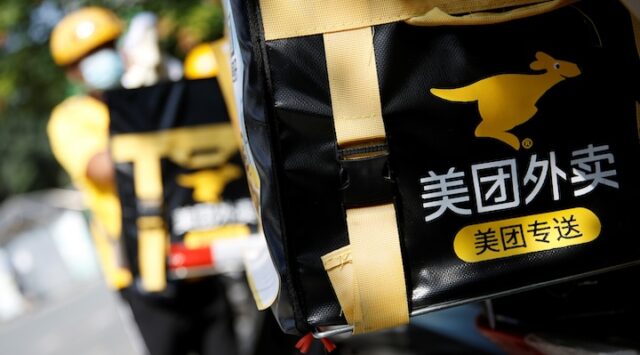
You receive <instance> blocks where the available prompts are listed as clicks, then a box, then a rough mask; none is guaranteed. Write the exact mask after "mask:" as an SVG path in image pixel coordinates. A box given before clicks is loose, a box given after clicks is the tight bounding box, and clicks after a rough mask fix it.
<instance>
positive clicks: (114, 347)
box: [0, 282, 144, 355]
mask: <svg viewBox="0 0 640 355" xmlns="http://www.w3.org/2000/svg"><path fill="white" fill-rule="evenodd" d="M136 332H137V329H136V328H135V327H134V326H132V323H131V321H130V319H129V318H128V314H127V313H126V308H122V306H121V305H120V304H119V300H118V298H117V295H116V294H114V293H112V292H111V291H109V290H107V289H106V288H105V286H104V285H103V283H101V282H94V283H92V284H89V285H87V286H85V287H84V288H83V289H82V290H80V291H78V292H75V293H74V294H73V296H72V297H70V298H67V299H65V300H63V301H58V302H54V303H53V304H49V305H47V306H45V307H42V308H40V309H37V310H33V311H32V312H31V313H30V314H27V315H25V316H22V317H20V318H18V319H16V320H14V321H11V322H9V323H6V324H0V354H1V355H143V354H144V353H143V352H142V351H141V349H142V348H141V346H142V345H141V343H139V338H138V335H137V333H136Z"/></svg>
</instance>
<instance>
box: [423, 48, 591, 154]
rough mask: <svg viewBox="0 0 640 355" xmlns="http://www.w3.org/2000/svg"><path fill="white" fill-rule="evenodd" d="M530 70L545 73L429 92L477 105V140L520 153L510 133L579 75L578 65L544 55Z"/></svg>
mask: <svg viewBox="0 0 640 355" xmlns="http://www.w3.org/2000/svg"><path fill="white" fill-rule="evenodd" d="M529 67H530V68H531V69H533V70H544V71H545V72H544V73H540V74H500V75H496V76H492V77H489V78H486V79H482V80H479V81H476V82H475V83H473V84H470V85H467V86H463V87H460V88H454V89H436V88H433V89H431V90H430V91H431V94H433V95H435V96H437V97H439V98H442V99H445V100H448V101H455V102H474V101H478V111H479V112H480V116H481V117H482V121H481V122H480V124H478V127H476V130H475V135H476V137H489V138H495V139H498V140H500V141H502V142H504V143H507V144H508V145H510V146H512V147H513V148H514V149H515V150H519V149H520V140H519V139H518V137H516V136H515V135H514V134H513V133H510V132H507V131H509V130H510V129H512V128H513V127H515V126H518V125H521V124H523V123H525V122H527V121H528V120H529V119H531V117H533V116H534V115H535V114H536V112H537V111H538V108H537V107H536V102H538V100H539V99H540V98H541V97H542V95H544V94H545V93H546V92H547V91H548V90H549V89H551V88H552V87H553V86H555V85H556V84H558V83H559V82H561V81H562V80H564V79H566V78H573V77H575V76H578V75H580V68H578V66H577V65H576V64H574V63H571V62H566V61H562V60H556V59H554V58H553V57H551V56H550V55H548V54H546V53H543V52H537V53H536V60H535V61H533V62H532V63H531V64H530V65H529Z"/></svg>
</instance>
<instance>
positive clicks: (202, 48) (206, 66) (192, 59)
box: [184, 43, 220, 79]
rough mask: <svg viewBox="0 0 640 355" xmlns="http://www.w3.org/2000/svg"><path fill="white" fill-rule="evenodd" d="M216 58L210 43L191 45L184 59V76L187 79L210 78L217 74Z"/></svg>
mask: <svg viewBox="0 0 640 355" xmlns="http://www.w3.org/2000/svg"><path fill="white" fill-rule="evenodd" d="M219 70H220V68H219V67H218V60H217V59H216V55H215V53H214V49H213V46H212V44H211V43H201V44H199V45H197V46H195V47H193V48H192V49H191V50H190V51H189V52H188V53H187V55H186V57H185V59H184V76H185V78H187V79H204V78H212V77H215V76H216V75H218V71H219Z"/></svg>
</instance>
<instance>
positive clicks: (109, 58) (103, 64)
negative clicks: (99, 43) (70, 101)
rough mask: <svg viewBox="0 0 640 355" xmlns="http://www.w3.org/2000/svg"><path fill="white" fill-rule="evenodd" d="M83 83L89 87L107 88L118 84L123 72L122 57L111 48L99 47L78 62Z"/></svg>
mask: <svg viewBox="0 0 640 355" xmlns="http://www.w3.org/2000/svg"><path fill="white" fill-rule="evenodd" d="M79 67H80V72H81V73H82V77H83V78H84V81H85V83H86V84H87V86H88V87H89V88H91V89H97V90H107V89H113V88H115V87H117V86H119V85H120V78H121V77H122V74H123V73H124V67H123V65H122V59H121V58H120V56H119V55H118V53H117V52H116V51H115V50H114V49H111V48H105V49H101V50H99V51H97V52H95V53H93V54H91V55H90V56H88V57H86V58H84V59H83V60H81V61H80V63H79Z"/></svg>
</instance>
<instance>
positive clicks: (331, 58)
mask: <svg viewBox="0 0 640 355" xmlns="http://www.w3.org/2000/svg"><path fill="white" fill-rule="evenodd" d="M324 46H325V53H326V57H327V69H328V74H329V86H330V90H331V106H332V109H333V121H334V124H335V127H336V137H337V139H338V145H344V144H351V143H357V142H359V141H363V140H374V139H384V137H385V136H386V134H385V130H384V123H383V122H382V108H381V106H380V92H379V90H378V74H377V71H376V58H375V54H374V52H373V35H372V33H371V28H370V27H366V28H362V29H358V30H353V31H345V32H333V33H325V34H324Z"/></svg>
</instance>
